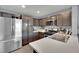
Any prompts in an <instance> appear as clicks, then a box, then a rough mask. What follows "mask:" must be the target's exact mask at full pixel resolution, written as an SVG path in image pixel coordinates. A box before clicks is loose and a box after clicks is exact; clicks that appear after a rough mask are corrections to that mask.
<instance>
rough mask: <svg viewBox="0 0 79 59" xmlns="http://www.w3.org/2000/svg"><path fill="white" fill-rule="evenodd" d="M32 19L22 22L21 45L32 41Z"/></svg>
mask: <svg viewBox="0 0 79 59" xmlns="http://www.w3.org/2000/svg"><path fill="white" fill-rule="evenodd" d="M33 35H34V34H33V19H31V18H26V19H23V21H22V44H23V46H24V45H26V44H28V43H29V42H31V41H32V39H33Z"/></svg>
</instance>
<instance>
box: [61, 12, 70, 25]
mask: <svg viewBox="0 0 79 59" xmlns="http://www.w3.org/2000/svg"><path fill="white" fill-rule="evenodd" d="M62 16H63V26H69V25H71V17H70V12H65V13H63V15H62Z"/></svg>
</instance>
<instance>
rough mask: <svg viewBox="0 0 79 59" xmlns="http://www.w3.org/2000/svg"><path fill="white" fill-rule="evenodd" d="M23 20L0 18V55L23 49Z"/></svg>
mask: <svg viewBox="0 0 79 59" xmlns="http://www.w3.org/2000/svg"><path fill="white" fill-rule="evenodd" d="M21 29H22V20H19V19H13V18H6V17H0V53H8V52H11V51H13V50H16V49H18V48H21V47H22V30H21Z"/></svg>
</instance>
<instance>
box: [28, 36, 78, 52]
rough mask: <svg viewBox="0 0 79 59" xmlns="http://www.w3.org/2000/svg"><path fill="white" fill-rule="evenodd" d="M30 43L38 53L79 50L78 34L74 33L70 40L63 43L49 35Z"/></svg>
mask: <svg viewBox="0 0 79 59" xmlns="http://www.w3.org/2000/svg"><path fill="white" fill-rule="evenodd" d="M29 45H30V46H31V47H32V48H33V49H34V50H35V51H36V52H38V53H75V52H77V53H78V52H79V43H78V38H77V36H74V35H72V36H71V37H70V38H69V40H68V42H66V43H63V42H60V41H57V40H54V39H51V38H49V37H45V38H42V39H40V40H38V41H34V42H31V43H29Z"/></svg>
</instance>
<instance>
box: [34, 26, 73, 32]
mask: <svg viewBox="0 0 79 59" xmlns="http://www.w3.org/2000/svg"><path fill="white" fill-rule="evenodd" d="M33 28H34V30H38V29H46V30H52V29H60V28H65V29H66V30H69V31H72V27H71V26H44V27H41V26H33Z"/></svg>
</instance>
